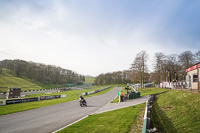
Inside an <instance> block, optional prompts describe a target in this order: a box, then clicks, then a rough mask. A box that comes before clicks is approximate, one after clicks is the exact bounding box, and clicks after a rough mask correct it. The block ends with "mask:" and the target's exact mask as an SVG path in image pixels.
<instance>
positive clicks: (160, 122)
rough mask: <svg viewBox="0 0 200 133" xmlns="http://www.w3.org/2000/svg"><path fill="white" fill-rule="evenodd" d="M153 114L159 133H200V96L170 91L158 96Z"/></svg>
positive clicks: (153, 122) (152, 119)
mask: <svg viewBox="0 0 200 133" xmlns="http://www.w3.org/2000/svg"><path fill="white" fill-rule="evenodd" d="M151 114H152V115H151V122H152V124H153V126H154V127H157V129H158V132H168V133H177V132H179V133H182V132H185V133H197V132H200V95H199V94H194V93H190V92H184V91H179V90H170V91H169V92H167V93H164V94H160V95H158V96H157V101H155V102H154V104H153V108H152V110H151Z"/></svg>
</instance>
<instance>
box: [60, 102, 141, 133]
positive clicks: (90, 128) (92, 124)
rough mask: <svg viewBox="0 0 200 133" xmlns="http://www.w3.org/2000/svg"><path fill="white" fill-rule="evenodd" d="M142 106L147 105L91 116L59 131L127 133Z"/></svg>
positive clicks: (64, 132)
mask: <svg viewBox="0 0 200 133" xmlns="http://www.w3.org/2000/svg"><path fill="white" fill-rule="evenodd" d="M142 106H145V104H144V103H143V104H139V105H136V106H131V107H127V108H123V109H118V110H115V111H110V112H105V113H101V114H95V115H90V116H88V117H87V118H85V119H83V120H81V121H79V122H77V123H75V124H73V125H71V126H69V127H67V128H65V129H63V130H61V131H59V133H71V132H73V133H83V132H88V133H127V132H129V131H130V130H131V126H132V124H133V123H134V121H135V118H136V116H137V114H138V113H139V111H140V108H141V107H142Z"/></svg>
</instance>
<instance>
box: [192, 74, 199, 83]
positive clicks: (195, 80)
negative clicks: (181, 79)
mask: <svg viewBox="0 0 200 133" xmlns="http://www.w3.org/2000/svg"><path fill="white" fill-rule="evenodd" d="M193 82H198V75H197V73H195V74H193Z"/></svg>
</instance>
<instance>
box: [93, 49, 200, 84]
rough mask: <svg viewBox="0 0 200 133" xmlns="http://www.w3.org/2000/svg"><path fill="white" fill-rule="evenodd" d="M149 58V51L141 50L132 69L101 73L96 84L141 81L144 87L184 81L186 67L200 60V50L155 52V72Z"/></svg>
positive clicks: (131, 66) (96, 79) (131, 65)
mask: <svg viewBox="0 0 200 133" xmlns="http://www.w3.org/2000/svg"><path fill="white" fill-rule="evenodd" d="M147 60H148V54H147V52H146V51H141V52H139V53H138V54H136V56H135V59H134V60H133V63H132V64H130V70H126V71H119V72H113V73H106V74H100V75H98V76H97V77H96V78H95V84H98V85H102V84H110V83H117V84H121V83H140V84H141V87H142V88H143V87H144V83H148V82H153V83H155V84H159V83H160V82H161V81H169V82H171V81H182V80H185V78H186V75H187V73H186V72H185V70H186V68H189V67H190V66H192V65H194V64H196V63H199V62H200V50H198V51H197V52H196V53H192V52H191V51H185V52H183V53H181V54H179V55H178V54H171V55H165V54H163V53H161V52H158V53H155V56H154V62H152V63H153V69H154V70H153V72H150V71H149V69H148V65H147Z"/></svg>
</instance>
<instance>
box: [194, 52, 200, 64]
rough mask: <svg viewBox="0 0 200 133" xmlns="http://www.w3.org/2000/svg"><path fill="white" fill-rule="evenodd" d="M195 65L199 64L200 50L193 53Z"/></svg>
mask: <svg viewBox="0 0 200 133" xmlns="http://www.w3.org/2000/svg"><path fill="white" fill-rule="evenodd" d="M194 56H195V59H196V63H198V62H200V50H199V51H197V52H196V53H195V55H194Z"/></svg>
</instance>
